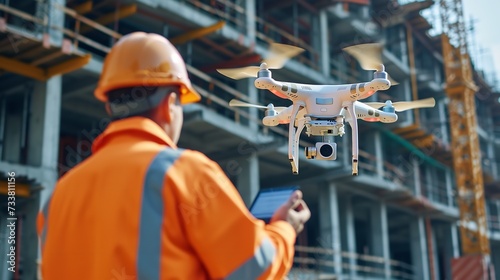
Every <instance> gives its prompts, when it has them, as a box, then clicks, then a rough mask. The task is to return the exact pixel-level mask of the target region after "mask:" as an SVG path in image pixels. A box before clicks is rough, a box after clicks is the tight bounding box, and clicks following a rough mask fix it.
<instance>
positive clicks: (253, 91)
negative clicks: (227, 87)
mask: <svg viewBox="0 0 500 280" xmlns="http://www.w3.org/2000/svg"><path fill="white" fill-rule="evenodd" d="M237 89H238V91H240V92H242V93H244V94H245V93H247V94H248V97H249V98H250V103H253V104H256V103H258V102H259V100H258V99H259V95H258V91H257V88H256V87H255V86H254V84H253V79H243V80H240V81H238V84H237ZM265 105H267V104H265ZM258 110H259V109H257V108H253V107H251V108H248V112H249V113H250V115H251V116H252V117H253V119H255V120H259V111H258ZM243 123H244V124H248V126H249V127H250V129H252V130H255V131H256V130H257V129H258V127H259V124H258V123H257V122H256V121H252V120H249V121H248V123H246V122H243Z"/></svg>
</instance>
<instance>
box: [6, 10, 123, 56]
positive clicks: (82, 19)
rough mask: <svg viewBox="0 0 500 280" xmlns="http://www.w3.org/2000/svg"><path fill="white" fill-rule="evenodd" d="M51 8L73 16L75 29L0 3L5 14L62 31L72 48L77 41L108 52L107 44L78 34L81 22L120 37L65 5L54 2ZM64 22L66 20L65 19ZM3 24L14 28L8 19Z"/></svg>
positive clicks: (44, 27)
mask: <svg viewBox="0 0 500 280" xmlns="http://www.w3.org/2000/svg"><path fill="white" fill-rule="evenodd" d="M39 5H48V4H39ZM53 8H55V9H57V10H60V11H62V12H63V13H64V14H65V15H67V16H69V17H71V18H73V19H74V20H75V30H70V29H68V28H64V27H61V26H57V25H53V24H50V22H51V21H50V19H49V18H48V17H44V18H39V17H36V16H33V15H31V14H28V13H25V12H23V11H20V10H17V9H14V8H12V7H9V6H7V5H4V4H0V11H3V12H4V13H6V14H7V15H10V16H14V17H19V18H21V19H23V20H25V21H27V22H30V23H32V24H33V25H38V26H40V27H41V28H40V30H44V31H45V32H47V31H48V30H50V29H53V30H57V31H59V32H61V33H63V34H64V35H66V36H67V37H69V39H71V40H73V48H74V49H75V50H76V49H77V48H78V44H79V43H84V44H86V45H88V46H91V47H93V48H95V49H97V50H100V51H102V52H105V53H107V52H109V50H110V48H109V47H108V46H105V45H102V44H100V43H98V42H96V41H94V40H91V39H90V38H88V37H85V36H83V35H81V34H79V29H80V25H81V24H86V25H88V26H90V27H92V28H94V29H96V30H99V31H101V32H102V33H104V34H106V35H109V36H111V37H112V38H115V39H119V38H120V37H121V35H120V34H119V33H117V32H115V31H113V30H111V29H109V28H107V27H105V26H103V25H101V24H99V23H97V22H95V21H93V20H90V19H88V18H86V17H83V16H81V15H79V14H78V13H77V12H76V11H74V10H71V9H69V8H67V7H64V6H61V5H59V4H57V3H54V4H53ZM4 18H5V16H4ZM65 22H66V20H65ZM5 24H6V26H5V29H6V30H7V31H11V32H14V29H12V28H9V24H8V20H6V21H5ZM13 26H15V25H13ZM19 27H21V28H22V26H19ZM22 31H24V30H22ZM30 31H32V30H30ZM47 38H48V37H47Z"/></svg>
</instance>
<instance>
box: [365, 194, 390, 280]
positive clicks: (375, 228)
mask: <svg viewBox="0 0 500 280" xmlns="http://www.w3.org/2000/svg"><path fill="white" fill-rule="evenodd" d="M370 224H371V233H370V234H371V247H372V254H373V255H375V256H378V257H382V258H384V267H383V269H384V274H385V279H390V278H391V265H390V263H389V261H390V258H391V257H390V249H389V232H388V225H387V206H386V204H385V203H384V202H383V201H381V202H374V203H373V205H372V207H371V212H370Z"/></svg>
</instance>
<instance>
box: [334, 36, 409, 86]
mask: <svg viewBox="0 0 500 280" xmlns="http://www.w3.org/2000/svg"><path fill="white" fill-rule="evenodd" d="M383 49H384V46H383V45H382V44H380V43H371V44H360V45H354V46H350V47H346V48H343V50H344V51H345V52H347V53H348V54H350V55H351V56H353V57H354V58H355V59H356V60H357V61H358V62H359V65H360V66H361V68H363V69H364V70H375V71H384V64H383V62H382V51H383ZM387 78H388V79H389V81H391V85H393V86H395V85H398V84H399V83H398V82H396V81H395V80H394V79H392V78H391V77H390V76H389V75H387Z"/></svg>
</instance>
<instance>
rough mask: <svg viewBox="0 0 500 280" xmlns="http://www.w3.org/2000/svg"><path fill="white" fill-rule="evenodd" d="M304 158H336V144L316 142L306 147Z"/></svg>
mask: <svg viewBox="0 0 500 280" xmlns="http://www.w3.org/2000/svg"><path fill="white" fill-rule="evenodd" d="M306 158H308V159H318V160H335V159H337V144H335V143H327V142H318V143H316V145H315V146H314V147H306Z"/></svg>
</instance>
